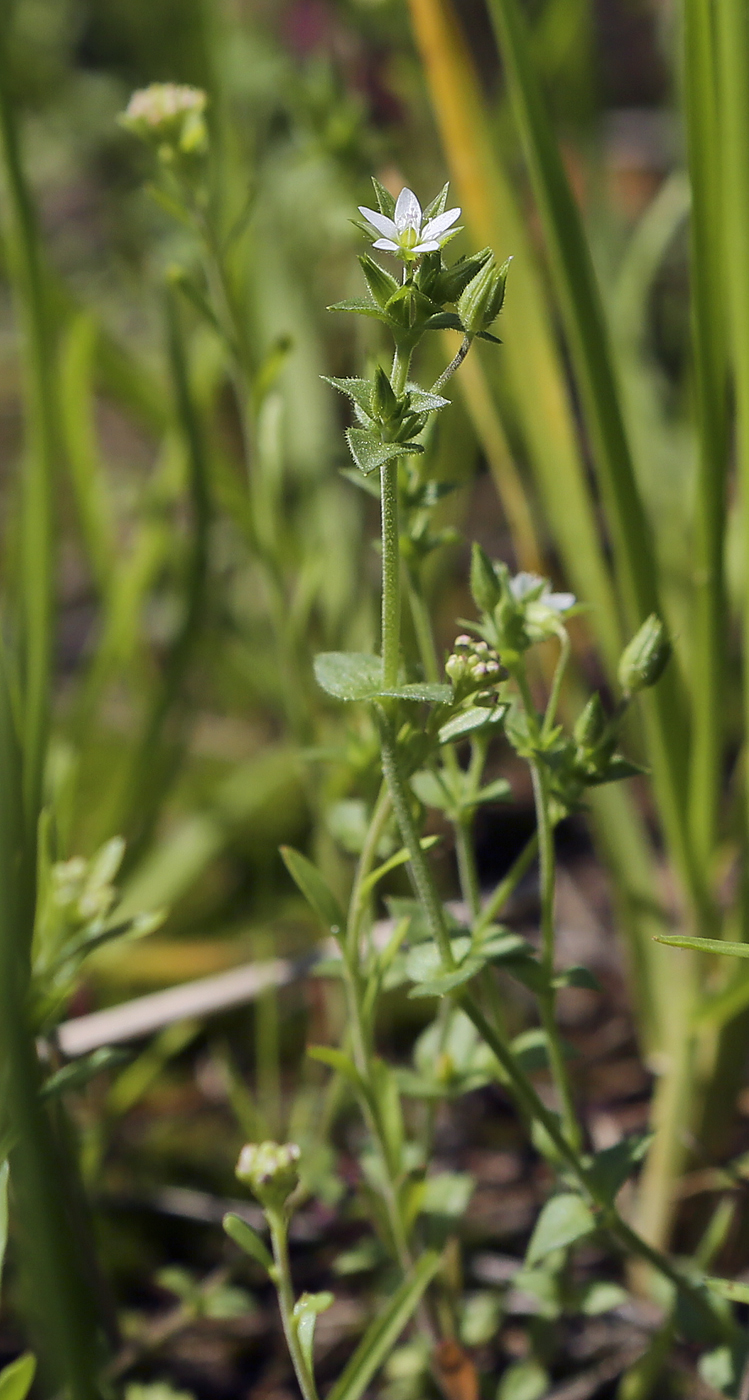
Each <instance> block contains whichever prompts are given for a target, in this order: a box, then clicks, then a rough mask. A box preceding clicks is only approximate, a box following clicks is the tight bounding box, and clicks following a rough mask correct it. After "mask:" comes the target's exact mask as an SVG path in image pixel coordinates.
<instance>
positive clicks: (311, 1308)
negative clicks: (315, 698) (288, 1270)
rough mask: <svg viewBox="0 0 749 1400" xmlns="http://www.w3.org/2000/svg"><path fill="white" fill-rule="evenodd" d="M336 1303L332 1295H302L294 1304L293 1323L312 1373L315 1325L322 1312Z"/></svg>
mask: <svg viewBox="0 0 749 1400" xmlns="http://www.w3.org/2000/svg"><path fill="white" fill-rule="evenodd" d="M334 1302H335V1299H334V1297H333V1294H332V1293H302V1294H301V1296H300V1297H299V1298H298V1299H297V1301H296V1303H295V1304H294V1309H293V1312H292V1314H291V1321H292V1324H293V1327H294V1330H295V1331H296V1335H297V1339H298V1342H299V1347H300V1349H301V1352H302V1355H303V1357H304V1359H305V1361H306V1363H307V1367H308V1369H309V1371H310V1372H311V1371H312V1347H313V1344H314V1340H315V1323H316V1322H317V1319H318V1316H319V1314H320V1313H321V1312H327V1310H328V1308H329V1307H330V1306H331V1305H332V1304H333V1303H334Z"/></svg>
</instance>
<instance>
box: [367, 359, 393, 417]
mask: <svg viewBox="0 0 749 1400" xmlns="http://www.w3.org/2000/svg"><path fill="white" fill-rule="evenodd" d="M397 407H398V400H397V399H396V397H395V394H394V392H393V386H392V384H391V383H390V380H389V378H388V376H387V374H386V373H385V370H384V369H383V368H382V365H378V366H377V369H376V370H375V377H374V385H373V386H372V412H373V414H374V416H375V418H379V419H381V420H383V419H384V420H385V421H387V419H388V418H392V417H393V415H394V413H395V411H396V409H397Z"/></svg>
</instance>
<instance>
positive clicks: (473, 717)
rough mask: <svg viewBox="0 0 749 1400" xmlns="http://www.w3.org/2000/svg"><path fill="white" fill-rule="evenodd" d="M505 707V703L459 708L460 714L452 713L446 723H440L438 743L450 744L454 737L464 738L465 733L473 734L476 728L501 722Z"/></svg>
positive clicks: (484, 727)
mask: <svg viewBox="0 0 749 1400" xmlns="http://www.w3.org/2000/svg"><path fill="white" fill-rule="evenodd" d="M507 708H508V707H507V705H492V706H489V705H472V706H471V708H470V709H468V710H461V712H460V714H457V715H454V716H453V718H452V719H449V720H448V721H447V724H443V725H442V728H441V729H440V731H439V741H440V743H441V744H450V743H453V742H454V741H455V740H456V739H464V738H465V737H466V735H468V734H473V733H474V731H476V730H478V729H487V728H490V727H491V726H492V725H495V724H501V723H502V720H503V719H504V717H505V714H506V713H507Z"/></svg>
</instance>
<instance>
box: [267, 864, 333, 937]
mask: <svg viewBox="0 0 749 1400" xmlns="http://www.w3.org/2000/svg"><path fill="white" fill-rule="evenodd" d="M281 855H282V857H283V862H284V865H285V866H286V869H287V870H288V872H289V874H290V876H291V878H292V880H293V881H294V883H295V884H296V886H297V887H298V889H299V890H301V892H302V894H303V895H304V898H305V899H306V900H307V903H308V904H310V905H311V906H312V908H313V909H314V911H315V913H316V914H317V915H319V917H320V919H321V921H322V923H323V924H324V925H325V927H326V928H329V929H330V932H331V933H332V934H333V935H334V937H336V938H338V937H339V936H340V934H341V933H342V932H343V930H344V928H345V927H346V917H345V915H344V913H343V910H342V909H341V906H340V904H339V903H338V900H337V899H336V897H335V895H334V894H333V891H332V890H331V889H330V888H329V886H328V885H327V884H326V882H325V880H323V877H322V875H321V874H320V872H319V870H317V869H316V867H315V866H314V865H313V864H312V861H311V860H307V857H306V856H303V855H302V854H301V852H300V851H295V850H294V847H293V846H282V847H281Z"/></svg>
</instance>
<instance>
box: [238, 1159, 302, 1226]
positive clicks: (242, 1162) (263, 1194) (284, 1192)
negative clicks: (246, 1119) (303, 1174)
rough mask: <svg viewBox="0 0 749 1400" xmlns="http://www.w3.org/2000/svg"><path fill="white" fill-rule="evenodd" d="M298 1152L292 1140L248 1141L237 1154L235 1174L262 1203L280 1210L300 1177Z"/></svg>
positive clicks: (269, 1207)
mask: <svg viewBox="0 0 749 1400" xmlns="http://www.w3.org/2000/svg"><path fill="white" fill-rule="evenodd" d="M299 1155H300V1154H299V1148H298V1147H297V1145H296V1143H295V1142H287V1143H282V1144H279V1143H277V1142H260V1143H258V1142H248V1143H246V1144H245V1146H244V1147H243V1148H242V1151H241V1152H240V1154H239V1161H238V1162H237V1168H236V1174H237V1176H238V1177H239V1180H240V1181H242V1182H243V1183H244V1185H245V1186H249V1188H250V1190H251V1192H252V1194H253V1196H256V1197H257V1199H258V1200H259V1202H260V1204H261V1206H263V1207H265V1208H266V1209H270V1210H279V1209H280V1208H281V1206H284V1205H285V1204H286V1202H287V1200H288V1199H289V1196H290V1195H291V1193H292V1191H293V1190H294V1188H295V1187H296V1185H297V1183H298V1181H299V1171H298V1168H297V1162H298V1161H299Z"/></svg>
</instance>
